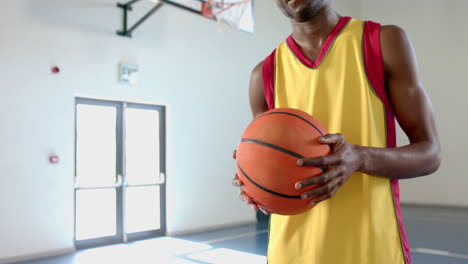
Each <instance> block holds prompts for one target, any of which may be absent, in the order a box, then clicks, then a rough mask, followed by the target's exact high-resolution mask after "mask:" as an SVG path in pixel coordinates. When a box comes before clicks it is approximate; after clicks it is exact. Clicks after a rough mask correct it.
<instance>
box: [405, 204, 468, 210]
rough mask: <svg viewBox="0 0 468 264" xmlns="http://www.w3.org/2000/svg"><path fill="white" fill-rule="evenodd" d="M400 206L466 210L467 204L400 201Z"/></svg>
mask: <svg viewBox="0 0 468 264" xmlns="http://www.w3.org/2000/svg"><path fill="white" fill-rule="evenodd" d="M401 206H406V207H420V208H449V209H462V210H468V206H464V205H447V204H423V203H407V202H402V203H401Z"/></svg>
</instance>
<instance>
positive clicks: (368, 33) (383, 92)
mask: <svg viewBox="0 0 468 264" xmlns="http://www.w3.org/2000/svg"><path fill="white" fill-rule="evenodd" d="M380 28H381V25H380V24H378V23H375V22H372V21H366V22H365V24H364V41H363V42H364V61H365V68H366V73H367V78H368V79H369V82H370V84H371V86H372V88H373V89H374V91H375V93H376V94H377V96H378V97H379V98H380V100H382V102H383V104H384V105H385V112H386V123H387V147H389V148H394V147H396V129H395V117H394V115H393V111H392V107H391V104H390V99H389V97H388V92H387V89H386V84H385V70H384V64H383V58H382V51H381V48H380V47H381V46H380Z"/></svg>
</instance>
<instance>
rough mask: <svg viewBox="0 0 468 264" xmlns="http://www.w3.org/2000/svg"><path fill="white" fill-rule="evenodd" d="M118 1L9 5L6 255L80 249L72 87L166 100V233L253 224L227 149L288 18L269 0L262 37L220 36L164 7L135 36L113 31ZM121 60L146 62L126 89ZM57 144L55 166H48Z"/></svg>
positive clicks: (1, 13) (261, 11)
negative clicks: (252, 82) (76, 245)
mask: <svg viewBox="0 0 468 264" xmlns="http://www.w3.org/2000/svg"><path fill="white" fill-rule="evenodd" d="M115 4H116V1H115V0H86V1H83V0H43V1H37V0H7V1H2V8H1V9H0V17H2V20H3V21H4V23H0V34H1V37H0V58H1V60H2V63H1V64H0V79H1V80H2V84H1V91H2V93H1V94H2V95H1V96H2V104H0V120H1V123H2V129H0V139H1V140H2V144H1V146H2V147H1V148H0V157H1V159H0V167H1V169H2V175H1V179H2V181H1V184H0V214H1V216H0V219H1V220H0V222H1V224H0V260H1V259H6V258H12V257H17V256H27V255H36V254H47V253H48V252H53V251H61V250H68V249H72V248H73V215H74V212H73V208H74V201H73V171H74V95H76V94H88V95H92V96H99V97H101V96H104V97H116V98H122V99H127V100H143V101H154V102H162V103H166V104H168V105H169V106H170V108H169V120H168V125H169V131H170V135H169V136H170V138H169V141H168V148H169V156H168V175H167V176H168V194H167V195H168V197H167V203H168V215H167V224H168V231H169V232H170V233H179V232H184V231H189V230H195V229H204V228H210V227H214V226H220V225H229V224H235V223H241V222H245V221H254V219H255V217H254V213H253V212H252V211H251V210H250V208H247V207H246V206H244V205H243V204H242V203H241V202H240V201H239V200H238V198H237V191H236V190H235V189H234V188H232V187H231V179H232V177H233V173H234V162H233V160H232V159H231V153H232V150H233V149H234V148H235V147H236V144H237V141H238V137H239V136H240V134H241V132H242V130H243V128H244V127H245V125H246V124H247V123H248V122H249V120H250V110H249V107H248V102H247V86H248V79H249V75H250V71H251V69H252V68H253V67H254V66H255V65H256V63H258V62H259V61H260V60H261V59H263V58H264V57H265V56H267V55H268V54H269V53H270V52H271V51H272V49H273V48H274V47H275V46H276V45H277V43H279V42H280V41H281V40H283V39H284V38H285V37H286V36H287V34H288V33H289V24H288V22H287V20H286V19H284V18H283V17H282V15H281V14H280V13H279V11H278V10H277V8H276V7H275V6H274V2H273V1H263V0H262V1H256V7H255V11H256V34H255V35H250V34H247V33H242V32H226V33H218V32H216V23H214V22H213V21H210V20H208V19H204V18H201V17H198V16H196V15H194V14H191V13H188V12H185V11H182V10H177V9H174V8H172V7H163V8H162V9H161V10H160V11H159V12H157V13H156V15H155V16H154V17H152V18H151V19H150V20H149V21H147V22H146V23H145V24H143V25H142V26H141V27H140V28H138V29H137V30H136V32H135V33H134V38H133V39H127V38H122V37H119V36H116V35H115V31H116V30H117V29H118V27H119V26H120V23H121V20H120V16H121V14H120V11H119V10H118V8H117V7H115ZM150 6H151V3H146V4H139V5H138V6H136V10H135V11H134V12H133V13H134V14H132V17H134V18H136V17H138V14H142V13H143V12H145V11H146V10H148V9H147V8H149V7H150ZM120 61H128V62H132V63H137V64H138V65H139V67H140V83H139V85H138V87H135V88H131V87H125V86H121V85H119V84H118V82H117V65H118V63H119V62H120ZM54 64H57V65H58V66H59V67H60V68H61V70H62V71H61V73H60V74H59V75H53V74H51V73H50V69H51V66H53V65H54ZM50 151H55V152H57V153H58V154H59V155H60V157H61V163H60V164H59V165H56V166H53V165H50V164H48V162H47V156H48V154H49V152H50ZM0 262H1V261H0Z"/></svg>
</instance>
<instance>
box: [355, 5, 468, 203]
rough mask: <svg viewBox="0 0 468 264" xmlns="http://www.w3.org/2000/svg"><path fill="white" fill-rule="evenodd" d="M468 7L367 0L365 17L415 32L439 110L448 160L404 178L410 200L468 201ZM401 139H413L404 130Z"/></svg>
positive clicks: (424, 73) (430, 91) (428, 85)
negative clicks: (426, 172) (431, 170)
mask: <svg viewBox="0 0 468 264" xmlns="http://www.w3.org/2000/svg"><path fill="white" fill-rule="evenodd" d="M467 11H468V2H467V1H465V0H451V1H437V0H416V1H405V0H394V1H385V0H362V14H363V17H365V18H366V19H372V20H375V21H379V22H381V23H383V24H396V25H399V26H401V27H403V28H404V29H405V30H406V32H407V33H408V34H409V36H410V38H411V40H412V42H413V44H414V46H415V50H416V53H417V57H418V61H419V65H420V72H421V76H422V81H423V83H424V86H425V88H426V90H427V92H428V94H429V96H430V98H431V100H432V103H433V106H434V109H435V112H436V118H437V125H438V128H439V134H440V139H441V141H442V147H443V153H444V160H443V163H442V166H441V168H440V169H439V171H438V172H436V173H435V174H434V175H431V176H429V177H423V178H418V179H413V180H406V181H402V182H401V189H402V190H401V192H402V201H403V202H406V203H416V204H436V205H450V206H465V207H466V206H468V192H467V191H466V188H467V187H468V173H467V171H466V168H465V164H466V162H467V155H466V153H468V140H466V130H467V129H468V115H467V114H466V97H467V96H468V90H467V88H468V74H467V73H466V69H467V67H466V62H467V61H468V51H467V47H468V21H467V20H466V12H467ZM399 142H400V143H401V144H404V143H406V142H407V141H406V140H405V136H404V135H403V133H402V132H401V131H400V134H399Z"/></svg>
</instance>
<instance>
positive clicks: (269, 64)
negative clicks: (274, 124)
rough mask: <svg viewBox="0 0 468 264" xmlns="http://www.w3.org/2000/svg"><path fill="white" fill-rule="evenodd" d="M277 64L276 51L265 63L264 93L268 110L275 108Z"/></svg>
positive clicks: (263, 69) (263, 68)
mask: <svg viewBox="0 0 468 264" xmlns="http://www.w3.org/2000/svg"><path fill="white" fill-rule="evenodd" d="M275 62H276V49H275V50H274V51H273V52H272V53H271V54H270V55H269V56H268V57H267V58H266V59H265V60H264V61H263V65H262V71H263V93H264V94H265V101H266V102H267V105H268V109H274V108H275Z"/></svg>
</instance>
